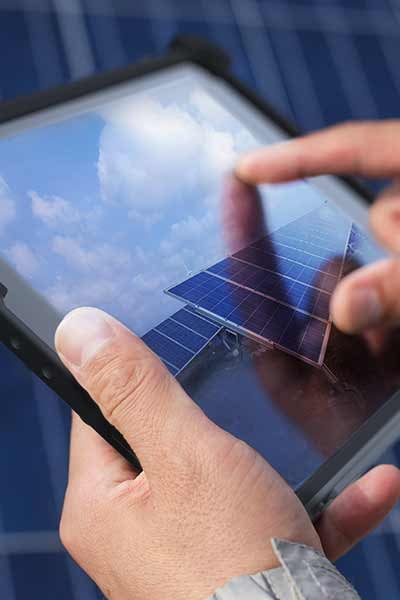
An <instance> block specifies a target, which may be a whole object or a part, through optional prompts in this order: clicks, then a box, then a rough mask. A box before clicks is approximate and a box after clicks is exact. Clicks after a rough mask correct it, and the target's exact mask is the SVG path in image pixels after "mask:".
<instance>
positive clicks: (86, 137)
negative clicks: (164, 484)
mask: <svg viewBox="0 0 400 600" xmlns="http://www.w3.org/2000/svg"><path fill="white" fill-rule="evenodd" d="M200 54H201V53H200ZM1 120H2V124H1V126H0V283H1V288H0V289H1V296H2V303H1V316H0V319H1V321H0V328H1V339H2V341H3V343H5V344H6V345H7V346H8V347H9V348H10V349H11V350H12V351H13V352H14V353H15V354H16V355H17V356H19V357H20V358H21V360H23V361H24V362H25V363H26V364H27V365H28V367H29V368H31V369H32V370H33V371H34V372H35V373H36V374H37V375H39V376H40V377H41V378H42V379H43V380H44V381H46V382H47V383H48V385H49V386H50V387H52V388H53V389H54V390H55V391H56V392H57V393H58V394H59V395H60V397H61V398H63V399H64V400H65V401H66V402H68V403H69V404H70V406H71V407H72V408H73V409H74V410H76V411H77V412H78V414H80V415H81V417H82V418H83V419H84V420H85V421H86V422H87V423H89V424H90V425H92V426H93V427H94V428H95V429H96V430H97V431H98V432H99V433H100V434H101V435H102V436H103V437H104V438H105V439H107V440H108V441H109V442H110V443H111V444H113V445H114V447H116V448H117V449H119V451H120V452H121V453H122V454H123V455H124V456H125V457H126V458H128V460H131V462H133V464H135V465H136V466H137V461H136V458H135V456H134V453H133V452H132V450H131V449H130V448H129V447H128V446H127V444H126V442H125V441H124V439H123V438H122V436H121V435H120V434H119V433H118V432H117V431H116V430H115V429H114V428H113V427H111V426H110V425H109V424H108V423H107V422H106V421H105V419H104V417H103V416H102V414H101V413H100V411H99V409H98V408H97V407H96V405H95V403H94V402H93V401H92V400H91V399H90V398H89V396H88V395H87V394H86V392H84V391H83V390H82V389H81V388H80V387H79V385H78V384H77V383H76V382H75V381H74V380H73V378H72V377H71V376H70V375H69V374H68V372H67V371H66V369H65V368H64V367H63V366H62V365H61V363H60V361H59V360H58V359H57V357H56V354H55V351H54V333H55V329H56V327H57V325H58V324H59V322H60V320H61V319H62V318H63V316H64V315H65V314H66V313H68V311H70V310H71V309H73V308H75V307H78V306H88V305H90V306H96V307H99V308H101V309H103V310H105V311H107V312H109V313H111V314H112V315H113V316H115V317H116V318H117V319H119V320H121V321H122V322H123V323H124V324H125V325H127V326H128V327H129V328H130V329H132V330H133V331H134V332H135V333H136V334H137V335H139V336H140V337H142V338H143V340H144V341H145V343H146V344H147V345H148V346H149V347H150V348H151V349H152V350H153V352H154V353H155V354H156V355H157V356H158V357H159V358H160V360H162V361H163V363H164V364H165V366H166V368H167V369H168V370H169V371H170V372H171V374H172V375H173V376H174V377H176V378H177V379H178V380H179V381H180V382H181V384H182V385H183V386H184V387H185V389H186V390H187V391H188V393H189V394H190V395H191V396H192V397H193V399H194V400H195V401H196V402H197V403H198V404H199V405H200V406H201V407H202V408H203V410H204V411H205V412H206V413H207V414H208V415H209V416H210V418H211V419H213V420H214V421H215V422H216V423H218V424H219V425H220V426H222V427H223V428H224V429H226V430H228V431H230V432H232V433H233V434H234V435H236V436H238V437H240V438H241V439H243V440H245V441H246V442H248V443H249V444H250V445H252V446H253V447H254V448H255V449H256V450H257V451H258V452H260V453H261V454H262V455H263V456H264V457H265V458H266V459H267V460H268V461H269V462H270V463H271V464H272V466H273V467H275V468H276V469H277V470H278V471H279V473H281V475H282V476H283V477H284V478H285V479H286V480H287V481H288V483H289V484H290V485H291V486H292V487H293V488H294V489H296V491H297V492H298V494H299V496H300V498H301V499H302V501H303V502H304V504H305V506H306V507H307V509H308V511H309V512H310V514H311V516H313V517H315V516H316V515H318V514H319V513H320V512H321V510H323V508H324V506H326V504H327V503H328V502H329V501H330V500H331V499H332V498H333V497H334V496H335V495H336V494H337V493H338V492H339V491H340V490H341V489H343V487H344V486H345V485H347V484H348V483H349V482H350V481H352V480H353V479H354V478H355V477H356V476H358V475H359V474H360V473H361V472H362V471H363V470H365V469H366V468H367V467H368V465H370V464H371V463H372V461H374V460H375V459H376V458H377V457H378V455H379V453H380V452H382V451H383V450H384V448H385V447H386V446H387V445H388V444H390V443H392V442H393V441H394V440H395V438H396V437H397V435H398V431H399V413H398V405H399V402H398V397H396V396H394V394H395V392H396V390H397V389H398V383H399V381H398V379H399V377H398V375H397V365H396V364H394V360H393V358H392V357H393V356H394V355H395V353H396V348H397V352H398V348H399V346H398V339H397V337H398V336H397V335H396V334H393V336H391V339H390V340H388V341H387V343H386V345H385V349H384V350H382V352H381V353H378V354H377V353H374V352H372V350H371V349H370V348H369V346H368V345H367V343H366V341H365V340H364V339H363V338H362V337H358V336H346V335H344V334H342V333H341V332H339V331H338V330H337V329H336V328H335V327H334V326H333V324H332V321H331V318H330V312H329V306H330V299H331V296H332V293H333V291H334V288H335V286H336V285H337V283H338V282H339V281H340V280H341V279H342V278H343V277H345V276H346V275H347V274H348V273H349V272H350V271H352V270H354V269H355V268H359V267H360V266H362V265H364V264H367V263H370V262H372V261H374V260H377V259H379V258H381V257H382V256H384V253H383V251H382V250H381V249H380V248H379V247H378V246H377V245H376V244H375V242H374V241H373V239H371V237H370V235H369V234H368V231H367V228H366V223H367V211H368V202H369V201H370V198H369V196H368V194H366V193H364V192H363V191H362V190H361V189H360V188H359V186H357V184H356V183H354V182H351V181H350V180H347V179H341V178H337V177H328V176H326V177H318V178H313V179H309V180H303V181H296V182H292V183H288V184H282V185H266V186H261V187H260V188H259V189H258V190H255V189H251V188H249V187H247V186H245V185H244V184H241V183H240V182H239V181H238V180H236V179H235V177H234V176H233V175H232V171H233V168H234V165H235V163H236V161H237V158H238V157H239V156H240V155H241V154H242V153H244V152H247V151H249V150H252V149H254V148H257V147H260V146H265V145H271V144H275V143H277V142H283V141H285V140H287V139H289V137H291V135H292V134H293V132H292V130H291V128H290V127H289V126H288V125H287V124H286V123H284V122H283V120H282V119H281V118H280V117H278V116H277V115H276V114H275V113H274V112H273V111H272V110H271V109H270V108H269V107H268V106H266V105H264V104H263V103H262V102H261V101H260V100H259V99H257V98H255V97H254V95H252V94H251V93H249V92H247V90H245V89H244V88H243V86H241V85H240V84H239V83H238V82H237V81H235V80H234V79H233V78H232V77H231V76H230V75H229V74H228V72H227V70H226V67H225V65H222V64H220V63H219V62H218V61H212V60H209V58H207V59H206V58H205V57H204V55H201V56H200V57H199V56H196V53H195V52H190V51H187V52H186V54H185V52H183V51H182V50H180V52H177V51H175V52H173V53H172V54H171V55H169V56H167V57H166V58H164V59H161V60H158V61H155V62H147V63H146V64H144V65H142V66H140V67H138V68H136V69H130V70H128V71H125V72H120V73H117V74H113V75H110V76H103V77H100V78H95V79H91V80H87V81H85V82H82V83H81V84H79V85H75V86H70V87H67V88H64V89H62V90H57V91H55V92H51V93H49V94H46V95H44V96H40V97H36V98H33V99H32V100H31V101H30V102H29V101H26V102H23V101H20V102H17V103H14V104H13V105H9V106H6V107H4V109H3V110H2V114H1ZM397 355H398V354H397ZM133 450H134V449H133ZM176 451H177V452H179V440H178V441H177V449H176Z"/></svg>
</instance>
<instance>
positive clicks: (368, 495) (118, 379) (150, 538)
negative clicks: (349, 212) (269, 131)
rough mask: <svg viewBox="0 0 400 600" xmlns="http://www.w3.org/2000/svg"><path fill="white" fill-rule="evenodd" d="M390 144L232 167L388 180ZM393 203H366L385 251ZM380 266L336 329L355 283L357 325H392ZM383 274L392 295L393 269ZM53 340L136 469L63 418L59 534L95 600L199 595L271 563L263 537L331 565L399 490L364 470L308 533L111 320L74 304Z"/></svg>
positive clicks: (255, 179)
mask: <svg viewBox="0 0 400 600" xmlns="http://www.w3.org/2000/svg"><path fill="white" fill-rule="evenodd" d="M396 127H397V129H398V131H397V135H395V131H394V130H393V128H396ZM396 139H397V140H399V142H398V145H399V148H397V150H396V148H394V141H393V140H396ZM291 144H293V149H292V150H291V149H290V145H291ZM388 148H389V149H388ZM399 151H400V124H398V123H392V124H383V125H375V124H365V125H357V126H350V125H346V126H342V127H341V128H337V129H336V130H335V129H332V130H329V131H327V132H321V133H319V134H315V136H309V137H307V138H304V139H303V140H296V141H295V142H289V143H287V144H285V149H283V147H281V148H280V149H279V148H278V149H277V150H276V152H275V151H274V150H264V151H261V152H259V153H257V154H256V155H252V156H247V157H245V158H244V159H243V161H242V162H241V163H240V164H239V166H238V175H239V176H240V177H241V178H242V179H243V180H245V181H246V182H249V183H259V182H261V181H282V180H290V179H295V178H297V177H303V176H310V175H312V174H316V173H323V172H331V173H332V172H346V171H347V172H351V173H360V174H364V175H367V174H370V175H372V176H376V175H382V176H388V175H389V176H393V177H394V176H396V173H397V174H398V173H399V172H400V163H399V161H400V159H399V158H398V157H399V156H400V152H399ZM385 154H386V160H384V157H385ZM396 161H397V162H398V163H399V164H398V165H397V167H396V165H395V162H396ZM388 198H389V199H388ZM395 204H396V192H395V191H392V192H391V195H390V193H389V196H388V197H386V200H385V199H382V200H379V202H378V204H377V205H376V207H375V208H374V209H373V211H372V222H373V224H374V228H375V230H376V227H377V225H378V229H379V231H380V234H378V236H379V237H380V239H382V238H383V237H384V238H385V239H384V240H383V241H385V243H386V245H389V244H388V235H389V234H388V230H387V229H386V226H385V232H383V228H384V227H383V225H382V224H383V223H386V224H387V223H388V222H389V221H390V223H391V225H390V226H389V225H388V227H389V229H390V227H391V228H392V231H393V235H394V237H396V236H398V233H396V234H395V230H396V226H395V225H393V223H392V217H391V216H390V215H393V211H394V212H396V211H395ZM389 205H390V206H389ZM399 206H400V205H399ZM395 220H396V219H395ZM379 223H380V224H381V225H380V226H379ZM399 227H400V225H399ZM396 231H397V230H396ZM391 244H394V241H393V240H392V242H391ZM392 249H393V248H392ZM396 260H397V259H391V261H392V262H393V261H396ZM391 261H389V265H390V264H391ZM385 269H389V270H390V269H394V267H391V266H389V267H388V266H387V264H386V265H384V264H383V265H380V267H378V270H377V271H375V272H373V273H371V271H369V270H368V269H366V270H364V271H359V272H358V273H357V274H355V275H351V276H350V277H349V278H348V281H345V282H343V283H342V284H341V285H340V286H339V288H338V291H337V293H336V294H335V299H334V302H333V314H334V318H335V321H336V323H337V324H338V325H339V326H340V327H342V328H343V329H345V330H346V331H355V330H359V328H360V323H359V322H357V319H359V317H358V312H359V307H358V311H357V313H355V312H354V305H353V304H352V302H354V299H353V297H352V293H353V291H354V290H355V289H358V286H359V288H362V287H363V286H364V287H365V285H366V284H367V286H368V287H371V286H372V289H373V290H374V291H375V292H376V293H377V294H378V295H379V300H382V302H383V303H384V307H383V309H382V312H381V313H380V318H379V319H377V318H376V314H375V315H374V317H375V320H374V321H373V322H372V323H370V324H368V323H367V324H366V325H365V324H364V327H363V328H362V329H365V327H367V328H371V329H376V328H379V327H380V326H382V327H387V326H388V325H389V324H392V323H395V322H397V319H398V316H399V313H400V307H399V306H398V302H399V301H398V298H399V295H398V294H397V296H396V295H395V293H394V292H391V291H390V286H387V285H386V283H384V281H383V279H384V278H385V274H386V275H387V271H386V270H385ZM390 273H391V274H392V280H391V284H393V288H394V289H395V288H396V285H397V283H398V281H395V278H394V275H395V273H396V271H395V270H394V271H390ZM357 278H358V279H357ZM399 285H400V284H399ZM397 287H398V286H397ZM357 301H358V302H359V298H358V300H357ZM385 302H386V304H385ZM56 347H57V350H58V352H59V355H60V357H61V359H62V360H63V362H64V364H65V365H66V366H67V367H68V368H69V369H70V371H71V372H72V373H73V375H74V376H75V377H76V379H77V380H78V381H79V382H80V383H81V385H82V386H83V387H84V388H85V389H86V390H87V391H88V392H89V394H90V395H91V397H92V398H93V399H94V401H95V402H96V403H97V404H98V405H99V407H100V409H101V410H102V412H103V414H104V415H105V416H106V417H107V418H108V419H109V420H110V421H111V423H112V424H113V425H115V426H116V427H117V428H118V429H119V430H120V431H121V432H122V433H123V435H124V436H125V438H126V439H127V441H128V442H129V443H130V444H131V446H132V447H133V448H135V451H136V453H137V455H138V457H139V460H140V461H141V464H142V465H143V469H144V471H143V473H142V474H140V475H137V473H135V472H134V471H133V470H132V468H131V467H130V466H129V465H128V464H127V463H126V462H125V460H124V459H122V458H121V457H120V456H119V455H118V454H117V453H116V452H115V451H114V450H113V449H112V448H111V447H110V446H108V445H107V444H106V442H104V441H103V440H102V439H101V438H100V437H99V436H98V435H97V434H96V433H95V432H94V431H92V430H91V429H90V428H89V427H87V426H86V425H85V424H84V423H82V421H80V419H79V418H78V417H76V416H74V418H73V426H72V434H71V456H70V473H69V483H68V489H67V493H66V498H65V504H64V510H63V515H62V520H61V526H60V534H61V539H62V541H63V543H64V545H65V546H66V548H67V550H69V552H70V553H71V554H72V556H73V557H74V558H75V560H76V561H77V562H78V563H79V564H80V565H81V566H82V568H83V569H85V570H86V572H87V573H88V574H89V575H90V576H91V577H92V578H93V579H94V580H95V581H96V583H97V584H98V585H99V586H100V588H101V589H102V591H103V593H104V594H105V595H106V596H107V597H108V598H112V599H118V600H120V599H121V600H125V599H130V600H131V599H138V600H139V599H140V600H150V599H151V600H161V599H163V600H169V599H171V600H172V599H174V600H180V599H182V600H183V599H185V600H201V599H202V598H206V597H207V596H209V595H210V594H211V593H213V592H214V591H215V590H216V588H218V587H219V586H221V585H223V584H224V583H225V582H226V581H228V580H229V579H231V578H232V577H234V576H236V575H242V574H247V573H255V572H258V571H260V570H262V569H268V568H272V567H275V566H277V561H276V558H275V557H274V555H273V552H272V549H271V545H270V538H271V537H280V538H285V539H288V540H293V541H297V542H302V543H305V544H308V545H310V546H313V547H314V548H316V549H318V550H322V549H323V550H324V551H325V553H326V555H327V556H328V557H329V558H330V559H336V558H338V557H339V556H341V555H342V554H344V553H345V552H347V551H348V550H349V548H351V547H352V545H354V544H355V543H356V542H357V541H358V540H359V539H361V538H362V537H363V536H364V535H366V534H367V533H368V532H369V531H371V530H372V529H373V528H374V527H375V526H376V525H378V523H379V522H380V521H381V520H382V519H383V518H384V517H385V516H386V515H387V513H388V512H389V511H390V510H391V508H392V507H393V506H394V504H395V503H396V502H397V500H398V498H399V494H400V474H399V471H398V470H397V469H396V468H395V467H392V466H389V465H385V466H380V467H377V468H375V469H373V470H372V471H370V472H369V473H368V474H367V475H365V476H364V477H363V478H361V479H360V480H359V481H358V482H357V483H355V484H353V485H352V486H350V487H349V488H348V489H347V490H346V491H345V492H343V493H342V494H341V495H340V496H339V497H338V498H337V499H336V500H335V501H334V502H333V503H332V504H331V505H330V507H329V508H328V509H327V511H326V512H325V513H324V516H323V517H322V519H321V520H320V522H319V523H318V524H317V526H316V528H315V527H314V526H313V524H312V523H311V521H310V520H309V518H308V516H307V514H306V513H305V511H304V509H303V507H302V505H301V504H300V502H299V501H298V499H297V497H296V496H295V494H294V493H293V492H292V490H291V489H290V488H289V487H288V486H287V485H286V483H285V482H284V481H283V480H282V478H281V477H280V476H279V475H278V474H277V473H276V472H275V471H274V470H273V469H272V468H271V466H270V465H268V463H267V462H266V461H264V459H263V458H261V457H260V456H259V455H258V454H257V453H256V452H255V451H254V450H253V449H251V448H250V447H249V446H247V445H246V444H245V443H243V442H240V441H238V440H237V439H235V438H234V437H232V436H231V435H230V434H228V433H226V432H224V431H222V430H221V429H220V428H219V427H217V426H216V425H215V424H213V423H212V422H210V421H209V420H208V418H207V417H206V416H205V415H204V413H202V411H201V410H200V409H199V408H198V407H197V405H195V404H194V402H192V400H191V399H190V398H189V397H188V396H187V395H186V393H185V392H184V391H183V389H182V388H181V387H180V385H179V384H178V383H177V381H176V380H175V379H174V378H173V377H172V376H171V375H170V374H169V373H168V372H167V371H166V369H165V368H164V367H163V365H162V364H161V363H160V361H159V360H158V359H157V358H156V357H155V356H154V354H152V352H151V351H150V350H149V349H148V348H147V347H146V346H145V345H144V344H143V342H142V341H141V340H140V339H139V338H137V337H136V336H135V335H134V334H133V333H131V332H129V331H128V330H127V329H126V328H125V327H124V326H123V325H121V324H120V323H118V322H117V321H116V320H115V319H113V318H112V317H110V316H109V315H106V314H105V313H103V312H101V311H99V310H97V309H90V308H82V309H77V310H75V311H73V312H72V313H70V314H69V315H68V316H67V317H66V318H65V319H64V320H63V322H62V323H61V325H60V326H59V329H58V330H57V334H56Z"/></svg>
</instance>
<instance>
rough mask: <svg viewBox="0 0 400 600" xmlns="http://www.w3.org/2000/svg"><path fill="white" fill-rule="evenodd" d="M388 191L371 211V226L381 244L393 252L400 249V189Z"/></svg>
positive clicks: (397, 187)
mask: <svg viewBox="0 0 400 600" xmlns="http://www.w3.org/2000/svg"><path fill="white" fill-rule="evenodd" d="M395 190H396V193H394V192H392V193H389V192H387V193H386V195H385V194H383V195H382V197H381V198H380V199H379V200H377V202H375V204H374V205H373V206H372V207H371V209H370V213H369V222H370V228H371V230H372V231H373V233H374V235H375V237H376V238H377V239H378V240H379V242H381V244H382V245H383V246H384V247H385V248H387V249H388V250H390V251H392V252H399V251H400V189H399V186H396V187H395ZM392 194H394V195H392Z"/></svg>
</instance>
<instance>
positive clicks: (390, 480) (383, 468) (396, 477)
mask: <svg viewBox="0 0 400 600" xmlns="http://www.w3.org/2000/svg"><path fill="white" fill-rule="evenodd" d="M358 486H359V489H360V490H361V491H362V493H363V495H364V496H365V497H366V498H367V500H368V501H369V503H370V504H371V505H377V506H379V507H380V508H381V509H382V510H383V511H384V512H387V510H390V508H391V507H392V506H394V505H395V504H396V503H397V502H398V500H399V499H400V470H399V469H398V468H397V467H395V466H394V465H389V464H387V465H379V466H377V467H375V468H373V469H371V471H369V472H368V473H367V474H366V475H364V477H362V478H361V479H360V480H359V481H358Z"/></svg>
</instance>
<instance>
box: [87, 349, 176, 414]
mask: <svg viewBox="0 0 400 600" xmlns="http://www.w3.org/2000/svg"><path fill="white" fill-rule="evenodd" d="M86 377H87V380H88V382H89V383H88V385H89V388H90V390H91V391H92V392H93V395H94V396H95V398H96V400H97V401H98V402H99V404H100V406H101V407H102V410H103V413H104V415H105V417H106V418H107V419H109V420H110V421H113V419H114V417H115V416H116V415H117V416H118V415H120V414H121V413H125V412H126V411H127V410H129V411H130V410H132V409H136V410H140V406H141V404H142V403H141V400H144V399H145V400H146V406H147V407H148V403H149V401H150V400H151V398H152V397H153V396H154V394H156V393H158V392H159V390H160V389H161V388H163V387H166V386H167V385H168V379H169V374H168V373H167V371H166V370H165V369H164V367H163V365H162V364H161V363H160V361H159V360H158V359H157V358H156V357H155V356H154V355H153V354H152V353H151V352H150V351H146V352H143V351H139V352H132V353H130V354H129V355H126V354H120V353H118V352H115V353H114V354H108V355H106V356H102V357H98V358H95V359H94V360H93V361H92V363H91V364H90V365H88V368H87V373H86Z"/></svg>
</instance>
